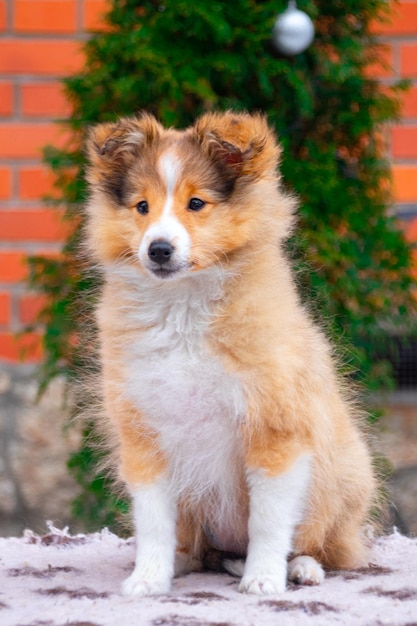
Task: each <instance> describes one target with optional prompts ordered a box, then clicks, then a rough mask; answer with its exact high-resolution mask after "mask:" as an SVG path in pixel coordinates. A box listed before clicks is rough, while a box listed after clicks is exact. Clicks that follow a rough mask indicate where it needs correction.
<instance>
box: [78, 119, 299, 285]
mask: <svg viewBox="0 0 417 626" xmlns="http://www.w3.org/2000/svg"><path fill="white" fill-rule="evenodd" d="M87 153H88V158H89V163H90V165H89V168H88V172H87V180H88V182H89V183H90V188H91V200H90V203H89V217H90V219H89V226H88V229H89V241H90V247H91V248H92V249H93V252H94V253H95V256H96V257H97V258H99V259H100V260H101V261H103V262H105V263H109V262H112V261H116V260H117V261H121V260H123V259H126V260H127V261H128V262H130V263H132V262H133V263H136V264H137V266H138V269H139V270H141V271H143V272H145V273H147V274H149V275H151V276H153V277H155V278H156V279H168V278H175V277H180V276H183V275H185V274H187V273H189V272H196V271H199V270H203V269H206V268H208V267H210V266H212V265H215V264H224V263H228V262H229V261H230V260H231V259H232V257H233V255H234V254H235V253H236V252H237V251H238V250H241V249H242V248H243V247H244V246H245V245H246V244H247V243H248V242H249V241H251V240H252V239H254V237H255V236H256V235H257V233H259V232H260V231H261V230H264V231H265V228H263V229H262V228H261V226H262V224H263V223H264V222H268V218H267V215H269V220H270V215H271V211H272V210H273V209H274V210H276V211H277V216H276V217H277V223H278V222H279V220H280V217H281V218H282V217H283V215H284V213H287V212H288V211H287V208H288V207H286V203H285V202H281V205H282V206H281V207H280V206H279V205H280V199H281V200H282V196H281V195H280V194H279V193H278V190H277V187H278V175H277V164H278V159H279V154H280V149H279V147H278V146H277V144H276V141H275V138H274V135H273V133H272V132H271V130H270V129H269V128H268V125H267V123H266V121H265V119H264V118H263V117H262V116H259V115H254V116H252V115H248V114H236V113H232V112H228V113H223V114H221V113H218V114H206V115H203V116H202V117H201V118H200V119H199V120H198V121H197V122H196V124H195V125H194V126H192V127H191V128H188V129H186V130H184V131H175V130H172V129H168V130H167V129H164V128H163V127H162V126H161V125H160V124H159V123H158V122H157V121H156V120H155V119H154V118H153V117H152V116H149V115H146V114H145V115H142V116H141V117H137V118H125V119H121V120H120V121H119V122H117V123H114V124H111V123H107V124H101V125H98V126H96V127H95V128H93V129H92V130H91V132H90V136H89V139H88V142H87ZM280 212H281V214H282V215H280ZM268 228H269V225H268ZM283 234H284V233H283Z"/></svg>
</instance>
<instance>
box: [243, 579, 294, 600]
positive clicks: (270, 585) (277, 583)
mask: <svg viewBox="0 0 417 626" xmlns="http://www.w3.org/2000/svg"><path fill="white" fill-rule="evenodd" d="M239 591H240V592H241V593H251V594H254V595H256V596H268V595H272V594H274V593H282V592H283V591H285V579H284V577H283V576H271V575H268V574H266V575H258V576H244V577H243V578H242V580H241V581H240V585H239Z"/></svg>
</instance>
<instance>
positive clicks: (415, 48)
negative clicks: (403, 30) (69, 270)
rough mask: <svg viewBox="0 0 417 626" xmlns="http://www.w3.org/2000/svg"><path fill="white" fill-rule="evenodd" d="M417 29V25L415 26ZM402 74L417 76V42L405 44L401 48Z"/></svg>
mask: <svg viewBox="0 0 417 626" xmlns="http://www.w3.org/2000/svg"><path fill="white" fill-rule="evenodd" d="M415 30H416V31H417V26H416V28H415ZM400 64H401V65H400V67H401V76H403V77H405V78H415V77H416V76H417V43H410V44H403V45H402V46H401V49H400Z"/></svg>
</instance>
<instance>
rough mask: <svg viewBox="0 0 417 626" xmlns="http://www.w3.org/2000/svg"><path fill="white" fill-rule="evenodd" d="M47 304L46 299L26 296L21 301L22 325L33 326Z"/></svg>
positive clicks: (32, 295) (34, 295)
mask: <svg viewBox="0 0 417 626" xmlns="http://www.w3.org/2000/svg"><path fill="white" fill-rule="evenodd" d="M45 303H46V298H45V297H44V296H41V295H37V294H26V295H24V296H21V298H20V299H19V320H20V321H21V322H22V324H33V323H34V322H36V321H37V318H38V315H39V313H40V312H41V311H42V309H43V308H44V306H45Z"/></svg>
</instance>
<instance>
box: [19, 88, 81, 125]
mask: <svg viewBox="0 0 417 626" xmlns="http://www.w3.org/2000/svg"><path fill="white" fill-rule="evenodd" d="M21 102H22V113H23V115H27V116H31V117H66V116H68V114H69V112H70V106H69V103H68V100H67V99H66V97H65V95H64V91H63V86H62V85H60V84H59V83H32V84H27V85H22V87H21Z"/></svg>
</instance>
